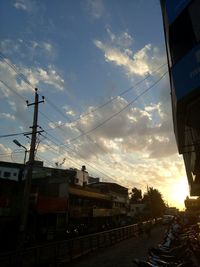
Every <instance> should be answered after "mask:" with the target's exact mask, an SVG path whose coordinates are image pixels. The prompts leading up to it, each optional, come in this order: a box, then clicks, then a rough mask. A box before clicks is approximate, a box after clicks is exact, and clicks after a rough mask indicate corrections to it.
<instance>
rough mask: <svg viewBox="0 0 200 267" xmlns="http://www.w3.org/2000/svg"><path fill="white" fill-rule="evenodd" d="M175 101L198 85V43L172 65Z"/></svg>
mask: <svg viewBox="0 0 200 267" xmlns="http://www.w3.org/2000/svg"><path fill="white" fill-rule="evenodd" d="M172 75H173V81H174V88H175V94H176V97H177V101H179V100H181V99H182V98H183V97H185V96H187V95H188V94H189V93H191V92H192V91H193V90H195V89H197V88H199V87H200V45H198V46H196V47H195V48H193V49H192V50H191V51H190V52H189V53H188V54H187V55H186V56H185V57H183V58H182V59H181V60H180V61H179V62H177V63H176V64H175V65H174V66H173V67H172Z"/></svg>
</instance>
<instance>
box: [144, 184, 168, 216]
mask: <svg viewBox="0 0 200 267" xmlns="http://www.w3.org/2000/svg"><path fill="white" fill-rule="evenodd" d="M143 203H145V204H146V209H147V212H148V213H149V215H150V217H159V216H161V215H163V213H164V211H165V208H166V205H165V202H164V200H163V198H162V194H161V193H160V192H159V191H158V190H157V189H154V188H153V187H148V188H147V192H146V193H145V194H144V196H143Z"/></svg>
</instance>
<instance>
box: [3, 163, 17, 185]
mask: <svg viewBox="0 0 200 267" xmlns="http://www.w3.org/2000/svg"><path fill="white" fill-rule="evenodd" d="M19 172H20V169H19V168H12V167H3V166H1V167H0V178H4V179H9V180H14V181H18V177H19Z"/></svg>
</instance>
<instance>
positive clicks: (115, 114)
mask: <svg viewBox="0 0 200 267" xmlns="http://www.w3.org/2000/svg"><path fill="white" fill-rule="evenodd" d="M167 73H168V71H166V72H165V73H164V74H163V75H162V76H161V77H160V78H159V79H158V80H157V81H156V82H155V83H154V84H153V85H151V86H150V87H148V88H147V89H146V90H144V91H143V92H142V93H141V94H139V95H138V96H136V97H135V98H134V99H133V100H132V101H131V102H129V103H128V104H127V105H126V106H125V107H123V108H122V109H121V110H119V111H118V112H116V113H114V114H113V115H112V116H110V117H108V118H107V119H106V120H104V121H103V122H101V123H100V124H98V125H97V126H96V127H94V128H92V129H90V130H89V131H87V132H85V133H84V134H80V135H79V136H77V137H74V138H72V139H70V140H69V141H68V142H72V141H75V140H77V139H79V138H80V137H82V136H84V135H86V134H89V133H91V132H93V131H95V130H97V129H98V128H100V127H101V126H103V125H104V124H105V123H107V122H108V121H110V120H112V119H113V118H114V117H116V116H118V115H119V114H120V113H121V112H123V111H124V110H125V109H127V108H128V107H129V106H130V105H132V104H133V103H134V102H136V101H137V100H138V99H139V98H140V97H141V96H143V95H144V94H146V93H147V92H148V91H149V90H150V89H151V88H153V87H154V86H155V85H156V84H157V83H159V82H160V81H161V80H162V79H163V78H164V77H165V75H166V74H167Z"/></svg>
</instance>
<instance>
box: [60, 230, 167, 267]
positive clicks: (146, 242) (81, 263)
mask: <svg viewBox="0 0 200 267" xmlns="http://www.w3.org/2000/svg"><path fill="white" fill-rule="evenodd" d="M164 231H165V227H163V226H157V227H156V228H154V229H152V232H151V237H147V235H145V234H144V235H143V236H140V237H133V238H130V239H128V240H125V241H122V242H120V243H117V244H116V245H113V246H112V247H108V248H103V249H100V250H99V251H97V252H94V253H93V254H89V255H87V256H85V257H84V258H81V259H79V260H77V261H75V262H73V263H70V264H69V263H67V264H63V265H62V267H64V266H70V267H113V266H114V267H131V266H134V265H133V263H132V260H133V259H134V258H139V259H146V258H147V251H148V248H149V247H151V246H156V245H157V244H158V243H160V242H161V240H162V238H163V236H164Z"/></svg>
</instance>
